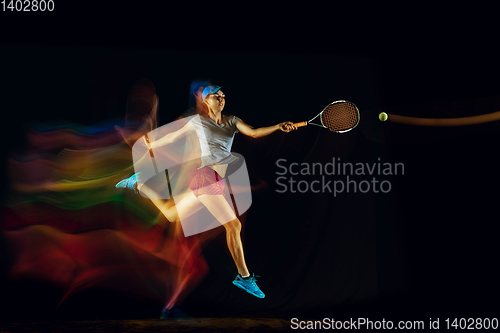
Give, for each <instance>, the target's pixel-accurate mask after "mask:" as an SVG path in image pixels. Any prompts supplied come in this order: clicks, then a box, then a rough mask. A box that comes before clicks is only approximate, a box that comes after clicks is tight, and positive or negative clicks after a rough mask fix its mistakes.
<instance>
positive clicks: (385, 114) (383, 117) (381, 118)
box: [378, 112, 389, 121]
mask: <svg viewBox="0 0 500 333" xmlns="http://www.w3.org/2000/svg"><path fill="white" fill-rule="evenodd" d="M387 118H389V116H388V115H387V113H385V112H380V114H379V115H378V119H380V121H386V120H387Z"/></svg>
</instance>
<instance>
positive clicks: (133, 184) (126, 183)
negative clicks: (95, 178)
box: [115, 172, 141, 194]
mask: <svg viewBox="0 0 500 333" xmlns="http://www.w3.org/2000/svg"><path fill="white" fill-rule="evenodd" d="M140 174H141V173H140V172H138V173H134V174H133V175H132V176H130V177H129V178H126V179H124V180H121V181H119V182H118V183H117V184H116V185H115V187H116V188H128V189H129V190H134V192H135V193H136V194H137V193H138V192H137V180H138V179H139V176H140Z"/></svg>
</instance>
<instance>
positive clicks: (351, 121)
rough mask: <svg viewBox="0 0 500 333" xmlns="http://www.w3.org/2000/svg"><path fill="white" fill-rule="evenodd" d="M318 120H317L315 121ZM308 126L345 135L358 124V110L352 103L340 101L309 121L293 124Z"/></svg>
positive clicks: (331, 104) (328, 106)
mask: <svg viewBox="0 0 500 333" xmlns="http://www.w3.org/2000/svg"><path fill="white" fill-rule="evenodd" d="M317 118H319V120H316V119H317ZM308 124H311V125H316V126H319V127H323V128H328V129H329V130H330V131H333V132H335V133H345V132H348V131H350V130H352V129H353V128H355V127H356V126H358V124H359V110H358V108H357V107H356V105H354V103H351V102H348V101H344V100H340V101H335V102H333V103H330V104H328V105H327V106H326V107H325V108H324V109H323V111H321V112H320V113H318V115H317V116H316V117H314V118H313V119H311V120H309V121H302V122H300V123H295V124H293V125H294V126H296V127H302V126H306V125H308Z"/></svg>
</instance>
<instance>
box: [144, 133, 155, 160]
mask: <svg viewBox="0 0 500 333" xmlns="http://www.w3.org/2000/svg"><path fill="white" fill-rule="evenodd" d="M144 138H145V139H146V144H147V145H148V150H149V154H150V155H151V157H155V156H154V155H153V151H152V150H151V143H150V142H149V137H148V135H147V134H145V135H144Z"/></svg>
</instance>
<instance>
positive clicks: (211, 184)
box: [189, 167, 226, 197]
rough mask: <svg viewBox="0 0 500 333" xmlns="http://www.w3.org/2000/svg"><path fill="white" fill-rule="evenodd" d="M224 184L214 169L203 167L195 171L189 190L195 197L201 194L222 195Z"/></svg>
mask: <svg viewBox="0 0 500 333" xmlns="http://www.w3.org/2000/svg"><path fill="white" fill-rule="evenodd" d="M225 187H226V182H225V181H224V178H222V177H221V176H220V175H219V174H218V173H217V172H216V171H215V170H214V169H212V168H210V167H204V168H201V169H199V170H197V171H196V173H195V175H194V178H193V180H191V183H189V188H190V189H191V190H192V191H193V193H194V195H195V196H196V197H198V196H200V195H202V194H208V195H219V194H224V188H225Z"/></svg>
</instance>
